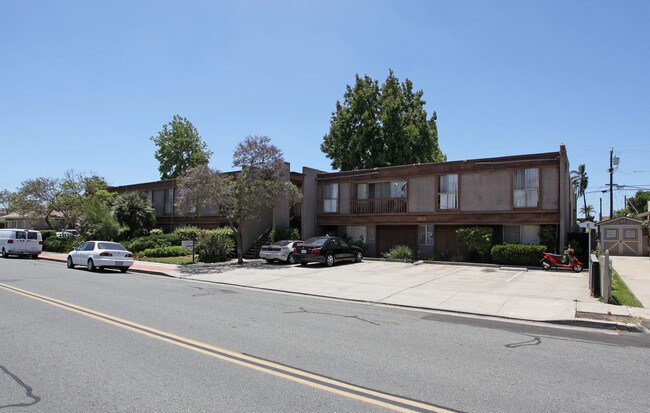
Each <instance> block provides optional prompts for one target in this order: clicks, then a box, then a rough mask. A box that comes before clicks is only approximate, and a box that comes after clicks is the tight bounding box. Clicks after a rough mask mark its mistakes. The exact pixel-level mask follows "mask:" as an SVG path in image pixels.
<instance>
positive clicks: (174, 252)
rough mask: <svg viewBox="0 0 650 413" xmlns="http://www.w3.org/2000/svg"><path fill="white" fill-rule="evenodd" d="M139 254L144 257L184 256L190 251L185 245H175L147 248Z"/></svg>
mask: <svg viewBox="0 0 650 413" xmlns="http://www.w3.org/2000/svg"><path fill="white" fill-rule="evenodd" d="M138 255H139V256H142V257H182V256H183V255H188V252H187V251H185V250H184V249H183V247H179V246H178V245H175V246H173V247H160V248H147V249H146V250H144V251H142V252H140V253H138Z"/></svg>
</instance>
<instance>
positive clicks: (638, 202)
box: [614, 191, 650, 217]
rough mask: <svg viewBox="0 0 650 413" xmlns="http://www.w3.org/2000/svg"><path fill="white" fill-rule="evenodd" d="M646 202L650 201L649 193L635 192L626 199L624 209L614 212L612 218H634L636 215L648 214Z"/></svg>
mask: <svg viewBox="0 0 650 413" xmlns="http://www.w3.org/2000/svg"><path fill="white" fill-rule="evenodd" d="M648 201H650V191H637V193H636V194H634V196H633V197H630V198H628V199H627V205H626V207H625V208H624V209H620V210H618V211H615V212H614V217H621V216H631V217H636V216H637V215H638V214H641V213H643V212H648Z"/></svg>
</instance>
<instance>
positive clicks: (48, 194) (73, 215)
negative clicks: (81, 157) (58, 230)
mask: <svg viewBox="0 0 650 413" xmlns="http://www.w3.org/2000/svg"><path fill="white" fill-rule="evenodd" d="M106 186H107V185H106V182H105V181H104V179H103V178H101V177H99V176H97V175H86V174H83V173H77V172H75V171H73V170H68V171H66V172H65V174H64V176H63V177H62V178H47V177H40V178H36V179H28V180H26V181H23V182H22V184H21V186H20V187H19V188H18V189H17V191H16V192H14V193H12V194H11V195H10V196H9V202H8V209H10V210H11V211H15V212H18V213H19V214H21V215H25V216H29V217H32V218H44V219H45V222H46V223H47V225H48V226H49V227H50V228H53V227H54V226H53V225H52V222H51V217H52V213H55V212H56V213H58V214H60V216H61V220H62V222H63V225H65V226H68V227H74V225H75V224H76V223H77V222H78V221H79V217H80V216H81V215H82V214H83V212H84V209H85V206H86V204H87V203H88V201H89V200H90V199H91V198H92V197H93V196H95V195H96V194H97V193H99V192H102V191H105V190H106Z"/></svg>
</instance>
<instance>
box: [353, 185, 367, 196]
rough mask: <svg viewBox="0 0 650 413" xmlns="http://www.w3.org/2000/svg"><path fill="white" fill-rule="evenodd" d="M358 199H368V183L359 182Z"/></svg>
mask: <svg viewBox="0 0 650 413" xmlns="http://www.w3.org/2000/svg"><path fill="white" fill-rule="evenodd" d="M356 199H368V184H357V198H356Z"/></svg>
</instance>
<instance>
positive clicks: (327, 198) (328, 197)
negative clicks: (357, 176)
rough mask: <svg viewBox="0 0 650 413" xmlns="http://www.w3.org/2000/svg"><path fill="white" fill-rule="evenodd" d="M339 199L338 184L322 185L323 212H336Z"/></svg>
mask: <svg viewBox="0 0 650 413" xmlns="http://www.w3.org/2000/svg"><path fill="white" fill-rule="evenodd" d="M338 201H339V184H325V185H323V212H337V211H338Z"/></svg>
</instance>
